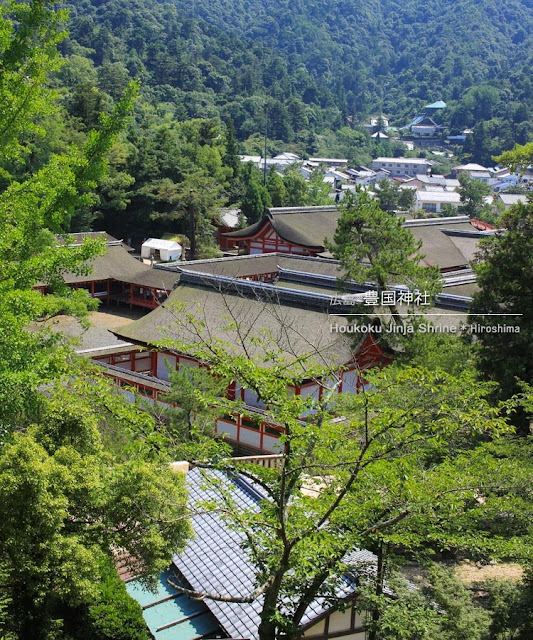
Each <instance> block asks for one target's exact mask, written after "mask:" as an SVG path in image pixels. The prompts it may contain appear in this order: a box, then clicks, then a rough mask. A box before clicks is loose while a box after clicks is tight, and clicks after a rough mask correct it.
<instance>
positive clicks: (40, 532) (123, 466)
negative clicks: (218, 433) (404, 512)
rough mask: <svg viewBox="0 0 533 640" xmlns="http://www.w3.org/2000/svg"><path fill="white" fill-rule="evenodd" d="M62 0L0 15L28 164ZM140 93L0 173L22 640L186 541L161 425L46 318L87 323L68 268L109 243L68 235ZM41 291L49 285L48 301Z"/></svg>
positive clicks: (16, 139)
mask: <svg viewBox="0 0 533 640" xmlns="http://www.w3.org/2000/svg"><path fill="white" fill-rule="evenodd" d="M55 4H56V3H55V2H54V1H52V0H36V1H35V2H32V3H29V2H8V3H2V7H1V8H0V56H1V63H2V74H1V75H0V103H1V104H2V105H3V107H4V109H5V110H0V134H1V133H2V131H3V132H4V134H5V133H6V131H7V132H8V134H6V135H2V136H1V137H0V152H1V153H2V155H3V156H4V157H5V158H11V159H13V158H15V159H17V160H19V161H20V162H25V161H26V157H25V155H24V154H25V153H26V149H25V146H24V144H22V142H21V141H23V138H24V136H23V134H22V132H28V130H29V131H30V133H34V132H35V131H36V129H35V127H32V126H30V123H35V122H37V121H39V120H40V118H41V117H44V116H47V115H49V114H51V113H55V108H56V104H55V97H56V96H55V93H54V92H53V91H51V90H50V89H48V88H47V80H48V74H49V73H50V72H51V71H54V70H55V69H56V68H57V64H58V59H57V55H56V52H55V45H56V44H57V42H58V40H59V39H60V38H61V35H62V34H61V32H60V28H61V25H62V20H63V19H64V14H63V13H62V12H56V6H55ZM4 71H5V73H4ZM136 93H137V87H136V85H131V86H129V87H128V88H127V89H126V92H125V95H124V97H123V98H122V99H120V100H119V101H118V103H117V105H116V106H115V107H114V108H113V109H112V110H110V112H109V113H103V114H102V115H101V116H100V117H99V124H98V128H96V129H93V130H90V131H89V132H88V133H87V135H86V139H85V143H84V144H83V145H81V146H75V145H73V146H71V147H69V148H68V149H62V150H61V154H53V155H52V156H51V157H50V158H49V160H48V161H47V162H46V163H44V165H43V166H42V167H41V168H40V169H38V170H37V171H32V170H31V169H29V170H28V172H27V175H26V177H24V178H23V179H16V178H15V177H13V176H11V175H8V174H7V173H6V172H4V173H3V174H2V179H3V182H4V187H3V188H2V190H1V192H0V427H1V429H2V431H1V434H0V436H1V437H0V444H1V448H0V591H1V592H2V599H1V601H0V602H1V607H0V635H2V637H6V638H9V639H10V640H12V639H18V640H30V639H31V640H33V639H35V638H43V639H44V638H46V639H47V640H51V639H52V638H53V639H54V640H57V639H59V638H67V637H68V629H67V627H68V626H69V624H70V623H71V622H72V617H76V615H81V612H82V610H83V609H86V607H87V606H88V605H90V604H94V603H95V602H96V601H97V599H98V596H99V586H100V577H101V563H102V562H103V561H104V560H106V559H107V562H110V561H111V556H112V552H113V551H117V550H122V551H125V552H127V553H129V554H130V557H131V558H132V560H131V561H130V564H131V565H132V566H134V568H135V571H136V572H139V573H140V574H141V575H142V576H144V577H145V578H146V579H147V580H149V579H150V577H152V576H153V575H154V574H157V573H158V572H159V571H161V569H162V568H164V567H166V566H167V564H168V559H169V557H170V556H171V554H172V552H174V551H175V549H176V548H179V547H180V546H182V545H183V543H184V540H185V539H186V537H187V535H188V534H189V525H188V522H187V519H186V516H187V514H186V509H185V502H186V496H185V490H184V486H183V480H182V479H180V478H179V477H178V476H175V475H173V474H172V473H171V472H170V470H169V469H168V466H167V463H168V459H167V458H166V457H165V456H164V455H162V454H161V450H160V448H159V449H154V447H153V446H152V435H153V434H152V424H151V422H150V420H149V419H148V418H147V416H144V417H141V416H138V415H136V414H135V412H134V411H133V409H132V408H131V407H128V406H126V403H125V401H124V399H123V398H122V397H119V396H117V394H116V392H115V393H114V392H112V391H111V390H110V389H109V388H108V386H107V385H105V384H103V383H101V382H99V380H98V375H97V374H96V373H95V371H91V370H89V369H88V368H87V367H86V366H84V365H83V364H82V362H79V361H78V360H77V358H76V357H75V354H74V353H73V350H72V348H71V347H70V345H69V344H68V343H67V341H66V339H65V338H63V337H61V336H58V335H53V334H52V333H51V332H50V331H49V330H47V329H46V328H44V326H43V325H44V323H43V321H44V320H46V319H48V318H50V317H53V316H55V315H57V314H59V313H71V314H75V315H78V316H80V317H81V318H83V317H84V316H85V315H86V314H87V309H88V308H94V303H92V302H91V301H90V300H89V298H88V297H87V296H86V295H82V293H81V292H74V291H72V290H70V289H69V288H68V287H66V286H65V284H64V282H63V278H62V276H63V275H64V274H65V273H66V272H69V271H70V272H74V273H87V272H88V270H89V267H88V265H87V264H86V261H87V260H88V259H89V258H91V257H94V256H96V255H98V254H99V253H101V252H102V251H103V249H104V247H103V246H102V245H100V244H98V243H94V242H87V243H84V244H82V246H81V247H77V248H76V247H72V246H68V244H69V239H68V236H67V235H66V232H67V231H68V228H69V225H70V222H71V219H72V218H73V216H75V215H77V214H78V213H79V212H80V211H81V210H83V209H84V208H85V207H87V206H89V205H90V204H92V203H93V202H94V190H95V188H96V187H97V184H98V182H99V181H100V180H101V179H102V178H103V177H104V176H105V174H106V168H107V162H106V156H107V153H108V152H109V150H110V148H111V147H112V145H113V143H114V141H115V140H116V139H117V136H118V134H119V133H120V131H121V130H122V129H123V128H124V126H125V123H126V122H127V120H128V118H129V114H130V112H131V109H132V101H133V98H134V96H135V95H136ZM29 164H30V163H28V167H29ZM37 285H40V286H44V287H49V288H50V289H51V290H52V292H53V294H52V295H46V296H44V295H42V294H41V293H40V291H38V290H35V289H34V287H35V286H37ZM111 434H112V435H111ZM104 442H105V446H104ZM117 442H121V443H122V446H121V447H119V446H117ZM156 452H159V453H156ZM100 595H101V594H100Z"/></svg>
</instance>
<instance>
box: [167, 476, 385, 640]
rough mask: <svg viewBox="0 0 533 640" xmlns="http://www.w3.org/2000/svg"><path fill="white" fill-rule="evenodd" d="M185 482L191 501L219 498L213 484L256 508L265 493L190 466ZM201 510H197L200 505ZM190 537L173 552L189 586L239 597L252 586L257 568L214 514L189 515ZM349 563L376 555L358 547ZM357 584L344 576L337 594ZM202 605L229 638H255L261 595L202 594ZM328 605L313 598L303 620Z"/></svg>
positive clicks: (344, 594) (245, 506) (246, 506)
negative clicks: (239, 600) (223, 598)
mask: <svg viewBox="0 0 533 640" xmlns="http://www.w3.org/2000/svg"><path fill="white" fill-rule="evenodd" d="M187 483H188V488H189V493H190V501H191V503H192V505H194V504H198V503H205V502H206V501H220V494H219V492H218V491H217V490H216V484H217V483H222V485H223V486H225V487H228V488H230V489H231V497H232V500H233V501H234V502H235V506H236V508H238V509H242V510H249V509H252V510H255V509H258V503H259V501H260V500H261V499H263V495H262V494H261V493H260V492H259V491H258V490H257V489H256V487H254V486H253V485H252V484H251V483H250V482H248V481H247V480H245V479H244V478H242V477H233V478H229V477H227V476H225V475H224V474H222V473H218V472H213V471H210V472H205V471H203V472H202V471H200V470H199V469H193V470H192V471H190V472H189V473H188V475H187ZM199 511H201V509H199ZM193 527H194V532H195V537H194V539H193V540H192V541H191V542H190V543H189V545H188V546H187V548H186V549H185V551H184V552H183V553H182V554H180V555H176V556H174V564H175V566H176V567H177V569H178V570H179V572H180V573H181V574H182V575H183V576H184V578H185V579H186V580H187V582H189V583H190V584H191V586H192V588H193V589H195V590H197V591H203V592H207V593H213V594H219V595H224V594H225V595H231V596H237V597H239V596H240V597H243V596H247V595H249V594H250V593H251V592H252V591H253V590H254V588H255V587H256V585H255V583H254V576H255V569H254V567H253V564H252V562H251V560H250V558H249V557H248V555H247V553H246V551H245V550H244V549H243V548H242V547H241V544H242V543H243V542H244V539H245V538H244V535H243V534H242V533H240V532H237V531H234V530H231V529H230V528H229V527H228V526H227V525H226V524H225V523H224V521H223V520H222V519H221V518H220V517H219V516H218V515H216V514H215V513H212V512H210V513H199V514H198V515H195V516H194V518H193ZM346 560H347V563H348V560H349V564H352V563H353V564H354V565H355V564H361V563H369V564H372V565H373V564H374V563H375V556H374V555H373V554H371V553H370V552H368V551H356V552H354V553H352V554H350V555H349V556H347V558H346ZM355 589H356V585H355V582H354V580H353V579H351V578H350V577H346V579H345V580H344V581H343V584H342V586H340V587H339V590H338V592H337V596H338V597H340V598H346V597H349V596H350V595H352V594H353V593H354V591H355ZM204 602H205V604H206V605H207V607H208V608H209V609H210V611H211V612H212V614H213V615H214V616H215V617H216V619H217V620H218V621H219V623H220V625H221V626H222V628H223V629H224V630H225V631H226V633H227V634H228V635H229V636H230V637H233V638H250V639H251V640H255V639H256V638H257V628H258V625H259V621H260V619H259V613H260V611H261V608H262V599H261V598H258V599H257V600H256V601H255V602H252V603H245V604H236V603H230V602H217V601H215V600H209V599H206V600H205V601H204ZM328 609H330V606H329V605H328V604H326V603H325V602H324V599H322V598H317V599H316V600H315V601H314V602H313V603H311V605H310V606H309V608H308V609H307V611H306V613H305V615H304V617H303V619H302V624H303V625H305V624H307V623H309V622H311V621H312V620H313V619H315V618H316V617H317V616H319V615H320V614H321V613H323V612H324V611H327V610H328Z"/></svg>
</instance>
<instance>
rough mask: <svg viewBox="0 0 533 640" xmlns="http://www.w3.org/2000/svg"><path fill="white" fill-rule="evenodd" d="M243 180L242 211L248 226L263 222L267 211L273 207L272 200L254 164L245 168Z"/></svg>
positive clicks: (249, 164)
mask: <svg viewBox="0 0 533 640" xmlns="http://www.w3.org/2000/svg"><path fill="white" fill-rule="evenodd" d="M242 179H243V182H244V192H243V196H242V200H241V211H242V213H243V214H244V216H245V217H246V220H247V221H248V224H253V223H254V222H258V221H259V220H261V218H262V217H263V215H264V214H265V210H266V209H267V208H268V207H270V206H272V199H271V197H270V193H269V192H268V190H267V187H266V186H265V185H264V184H263V182H262V180H263V179H262V176H261V172H260V171H259V170H258V169H256V168H255V167H254V166H253V165H252V163H250V162H249V163H248V164H247V165H245V166H244V167H243V170H242Z"/></svg>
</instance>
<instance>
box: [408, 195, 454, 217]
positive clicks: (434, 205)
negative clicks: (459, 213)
mask: <svg viewBox="0 0 533 640" xmlns="http://www.w3.org/2000/svg"><path fill="white" fill-rule="evenodd" d="M460 204H461V196H460V195H459V194H458V193H457V191H445V190H444V189H441V190H435V191H428V190H417V192H416V199H415V204H414V206H413V209H415V210H416V209H422V210H423V211H425V212H426V213H441V212H442V210H443V209H442V208H443V206H444V205H449V206H452V207H458V206H459V205H460Z"/></svg>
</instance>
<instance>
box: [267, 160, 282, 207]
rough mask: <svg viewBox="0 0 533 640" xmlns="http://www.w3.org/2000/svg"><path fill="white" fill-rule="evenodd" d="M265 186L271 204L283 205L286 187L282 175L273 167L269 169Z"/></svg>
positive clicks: (274, 205)
mask: <svg viewBox="0 0 533 640" xmlns="http://www.w3.org/2000/svg"><path fill="white" fill-rule="evenodd" d="M266 186H267V189H268V192H269V194H270V200H271V202H272V206H273V207H284V206H285V203H286V202H287V189H286V187H285V182H284V180H283V178H282V176H280V175H279V173H278V172H277V170H276V169H275V168H273V169H271V170H270V171H269V173H268V178H267V183H266Z"/></svg>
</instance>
